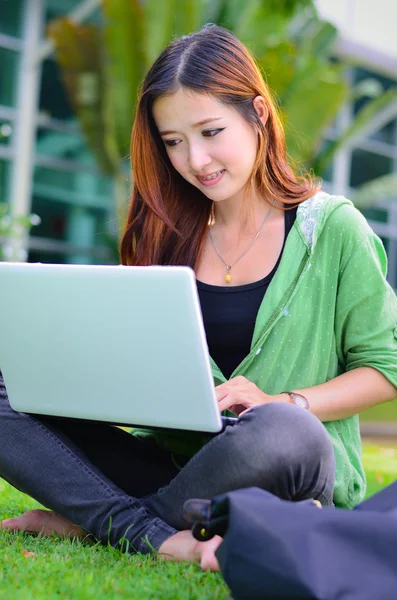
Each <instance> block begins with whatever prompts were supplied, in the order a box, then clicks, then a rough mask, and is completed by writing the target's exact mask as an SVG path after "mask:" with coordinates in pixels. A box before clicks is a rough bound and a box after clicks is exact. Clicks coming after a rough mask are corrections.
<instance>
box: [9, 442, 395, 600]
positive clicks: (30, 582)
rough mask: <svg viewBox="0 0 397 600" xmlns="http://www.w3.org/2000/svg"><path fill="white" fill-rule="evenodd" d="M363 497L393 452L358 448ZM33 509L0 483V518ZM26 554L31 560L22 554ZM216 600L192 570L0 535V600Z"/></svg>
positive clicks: (221, 593)
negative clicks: (361, 460) (364, 474)
mask: <svg viewBox="0 0 397 600" xmlns="http://www.w3.org/2000/svg"><path fill="white" fill-rule="evenodd" d="M364 464H365V467H366V472H367V475H368V493H367V495H372V494H374V493H375V492H376V491H378V490H379V489H381V488H382V487H383V486H385V485H387V484H388V483H391V482H392V481H394V479H395V478H397V448H395V447H390V446H387V447H379V446H373V445H371V446H369V445H364ZM37 507H39V505H38V504H37V503H36V502H34V501H33V500H31V499H30V498H29V497H27V496H25V495H23V494H21V493H19V492H17V491H15V490H14V489H12V488H11V487H10V486H9V485H7V484H6V483H5V482H4V481H2V480H0V519H2V518H7V517H9V516H16V515H18V514H20V513H21V512H23V511H25V510H28V509H30V508H37ZM27 552H32V553H33V554H34V556H29V555H26V553H27ZM56 598H62V599H64V598H67V599H72V600H91V599H92V600H118V599H120V598H129V599H132V600H134V599H138V598H139V599H140V600H147V599H152V598H153V599H154V598H155V599H156V600H157V599H169V600H171V599H172V600H194V599H196V598H197V599H200V600H206V599H208V600H209V599H211V600H218V599H225V600H226V599H227V598H229V594H228V590H227V587H226V585H225V584H224V582H223V581H222V577H221V576H220V575H219V574H217V573H203V572H202V571H201V570H200V568H199V567H198V566H197V565H191V564H177V563H172V562H167V561H161V560H156V559H155V558H153V557H151V556H148V557H144V556H131V555H125V554H122V553H121V552H119V551H116V550H114V549H112V548H110V547H104V546H101V545H95V546H90V545H87V544H84V543H80V542H78V541H73V542H71V541H68V540H65V541H61V540H58V539H56V538H50V539H48V538H38V537H35V536H31V535H25V534H10V533H6V532H0V599H1V600H3V599H4V600H5V599H6V600H14V599H15V600H33V599H34V600H48V599H50V600H52V599H56Z"/></svg>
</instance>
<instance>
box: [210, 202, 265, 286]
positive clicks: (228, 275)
mask: <svg viewBox="0 0 397 600" xmlns="http://www.w3.org/2000/svg"><path fill="white" fill-rule="evenodd" d="M272 208H273V207H272V206H271V207H270V208H269V210H268V212H267V213H266V216H265V218H264V219H263V223H262V225H261V226H260V227H259V229H258V231H257V232H256V234H255V236H254V238H253V239H252V241H251V243H250V245H249V246H248V248H246V249H245V250H244V252H243V253H242V254H240V256H239V257H238V259H237V260H235V261H234V262H233V263H232V264H231V265H228V264H227V262H226V261H224V260H223V258H222V256H221V255H220V254H219V252H218V249H217V247H216V246H215V242H214V238H213V237H212V233H211V225H210V228H209V234H210V240H211V242H212V245H213V246H214V250H215V252H216V253H217V255H218V256H219V258H220V259H221V261H222V262H223V264H224V265H225V267H226V275H225V281H226V283H230V282H231V280H232V275H231V273H230V271H231V270H232V267H234V265H235V264H236V263H238V261H239V260H240V259H241V258H243V256H245V255H246V254H247V252H248V250H249V249H250V248H251V247H252V246H253V245H254V243H255V242H256V240H257V239H258V237H259V234H260V232H261V231H262V229H263V226H264V225H265V223H266V221H267V219H268V216H269V215H270V213H271V212H272Z"/></svg>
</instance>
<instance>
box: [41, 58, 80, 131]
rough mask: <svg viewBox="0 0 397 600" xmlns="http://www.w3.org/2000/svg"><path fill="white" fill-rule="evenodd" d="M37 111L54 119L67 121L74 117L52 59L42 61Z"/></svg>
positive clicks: (59, 74) (58, 70)
mask: <svg viewBox="0 0 397 600" xmlns="http://www.w3.org/2000/svg"><path fill="white" fill-rule="evenodd" d="M39 111H40V112H43V113H45V114H46V115H48V116H49V117H52V118H54V119H61V120H67V121H69V120H70V119H71V118H73V116H74V115H73V110H72V107H71V106H70V103H69V100H68V98H67V95H66V92H65V89H64V86H63V83H62V74H61V71H60V69H59V67H58V65H57V63H56V62H55V61H54V59H52V58H49V59H46V60H44V61H43V66H42V72H41V86H40V99H39Z"/></svg>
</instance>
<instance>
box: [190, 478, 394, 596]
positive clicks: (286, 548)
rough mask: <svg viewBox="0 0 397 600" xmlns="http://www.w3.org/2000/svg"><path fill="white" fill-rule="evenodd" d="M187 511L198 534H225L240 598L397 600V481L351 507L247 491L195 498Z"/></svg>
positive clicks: (224, 551) (227, 563)
mask: <svg viewBox="0 0 397 600" xmlns="http://www.w3.org/2000/svg"><path fill="white" fill-rule="evenodd" d="M185 516H186V519H187V520H188V521H189V522H190V523H193V534H194V536H195V537H196V538H197V539H199V540H202V541H203V540H205V539H209V538H211V537H212V536H213V535H215V534H218V535H221V536H222V537H223V542H222V543H221V545H220V546H219V548H218V550H217V552H216V556H217V558H218V560H219V564H220V567H221V571H222V575H223V577H224V579H225V581H226V583H227V585H228V586H229V588H230V590H231V593H232V597H233V598H234V600H266V599H271V600H277V599H281V598H283V599H291V600H292V599H296V600H297V599H299V600H309V599H317V600H396V599H397V482H395V483H393V484H392V485H391V486H389V487H388V488H386V489H385V490H383V491H382V492H380V493H379V494H376V495H375V496H373V497H371V498H370V499H369V500H367V501H365V502H363V503H362V504H360V505H359V506H357V507H356V508H355V509H354V510H352V511H349V510H343V509H336V508H331V507H326V508H323V509H319V508H317V507H315V506H314V504H313V503H312V502H311V501H305V502H288V501H285V500H280V499H279V498H277V497H275V496H273V495H272V494H270V493H268V492H265V491H263V490H260V489H259V488H247V489H240V490H236V491H234V492H230V493H228V494H222V495H219V496H216V497H215V498H214V499H213V500H212V501H206V500H189V501H188V502H186V503H185Z"/></svg>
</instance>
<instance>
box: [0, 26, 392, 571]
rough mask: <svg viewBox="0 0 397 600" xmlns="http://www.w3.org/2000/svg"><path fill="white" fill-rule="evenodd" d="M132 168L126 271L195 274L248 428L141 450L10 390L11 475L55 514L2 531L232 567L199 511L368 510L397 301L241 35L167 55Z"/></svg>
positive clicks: (364, 235)
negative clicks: (13, 396) (233, 503)
mask: <svg viewBox="0 0 397 600" xmlns="http://www.w3.org/2000/svg"><path fill="white" fill-rule="evenodd" d="M131 158H132V167H133V171H134V189H133V193H132V198H131V203H130V208H129V214H128V218H127V223H126V228H125V234H124V237H123V240H122V244H121V259H122V262H123V263H124V264H126V265H142V266H146V265H153V264H159V265H188V266H190V267H191V268H192V269H194V271H195V274H196V279H197V289H198V295H199V300H200V305H201V310H202V314H203V323H204V328H205V334H206V337H207V342H208V349H209V354H210V361H211V367H212V373H213V378H214V382H215V386H216V390H215V393H216V398H217V401H218V405H219V410H220V411H228V412H232V413H233V414H234V415H237V416H238V419H237V420H236V421H235V424H234V425H233V426H232V425H228V426H227V427H226V428H225V430H224V431H222V432H221V433H219V434H218V435H217V436H215V437H213V438H212V439H211V440H208V438H202V436H199V437H197V435H194V433H190V432H185V433H184V435H181V434H175V432H173V433H170V432H166V431H162V432H161V431H160V432H154V431H152V432H148V431H146V432H142V431H137V430H135V431H133V435H129V434H128V433H126V432H125V431H121V430H120V429H116V428H112V427H110V426H108V425H106V424H103V423H85V422H79V423H76V422H70V421H69V420H68V419H63V420H59V419H56V418H54V419H48V418H47V419H46V418H42V417H35V418H33V417H30V416H28V415H21V414H19V413H15V412H14V411H12V409H11V408H10V406H9V403H8V398H7V393H6V389H5V386H4V384H3V382H2V380H1V377H0V440H1V444H0V475H1V476H2V477H4V478H5V479H7V480H8V481H9V482H10V483H12V485H14V486H15V487H17V488H19V489H21V490H23V491H25V492H26V493H28V494H30V495H32V496H33V497H35V498H37V499H39V500H40V501H41V503H42V504H44V505H45V506H47V507H48V508H50V509H51V510H52V511H54V513H51V514H50V515H48V514H46V515H45V518H44V517H43V515H42V514H41V513H40V514H37V513H36V514H34V515H32V514H29V513H27V515H23V516H22V517H19V518H17V519H13V520H11V521H10V520H8V521H5V522H4V523H3V527H5V528H12V529H17V530H21V529H28V530H29V531H31V530H33V531H40V530H41V529H44V531H45V532H48V531H52V530H53V531H56V532H57V533H58V534H62V533H66V534H73V533H74V534H75V533H76V531H77V532H81V530H84V531H88V532H90V533H91V534H93V535H94V536H95V537H96V538H97V539H99V540H101V541H102V542H104V543H105V544H106V543H108V542H109V540H110V542H111V543H112V544H113V545H114V546H117V545H119V544H123V543H124V542H123V540H127V542H128V548H129V550H130V551H139V552H144V553H148V552H153V551H157V550H158V551H159V552H160V554H162V555H165V556H167V557H168V558H173V559H177V560H182V559H185V560H199V561H200V562H201V566H202V568H204V569H208V568H209V569H213V570H215V569H217V568H218V563H217V560H216V556H215V550H216V548H217V546H219V544H220V542H221V540H220V538H217V537H215V538H213V539H212V540H210V541H208V542H197V541H196V540H195V539H194V538H193V536H192V534H191V532H190V531H189V530H187V522H186V521H185V519H184V513H183V504H184V501H186V500H188V499H189V498H212V497H213V496H215V495H217V494H221V493H224V492H228V491H231V490H234V489H237V488H244V487H251V486H256V487H259V488H262V489H264V490H267V491H268V492H271V493H273V494H275V495H277V496H279V497H280V498H283V499H285V500H290V501H298V500H303V499H307V498H313V499H316V500H318V501H319V502H321V503H322V504H324V505H332V504H335V505H337V506H341V507H349V508H350V507H352V506H354V505H355V504H357V503H358V502H359V501H360V500H362V498H363V496H364V494H365V475H364V470H363V466H362V462H361V440H360V433H359V423H358V414H357V413H359V412H361V411H363V410H364V409H366V408H368V407H370V406H374V405H376V404H381V403H382V402H386V401H388V400H391V399H393V398H394V397H395V396H396V395H397V390H396V386H397V369H396V364H397V329H396V324H397V302H396V298H395V295H394V293H393V291H392V289H391V288H390V286H389V285H388V284H387V282H386V279H385V273H386V258H385V252H384V249H383V246H382V243H381V241H380V239H379V238H378V237H377V236H376V235H375V234H374V233H373V231H372V230H371V228H370V227H369V225H368V224H367V222H366V221H365V219H364V218H363V217H362V215H361V214H360V213H359V212H358V211H357V210H356V209H355V208H354V206H353V205H352V203H351V202H350V201H349V200H347V199H346V198H343V197H336V196H329V195H328V194H325V193H324V192H321V191H319V186H320V183H319V182H316V181H314V180H312V178H311V177H310V176H309V175H299V176H298V175H296V174H295V173H294V171H293V169H292V168H291V166H290V165H289V164H288V161H287V155H286V148H285V141H284V133H283V129H282V126H281V123H280V119H279V117H278V114H277V110H276V108H275V105H274V102H273V101H272V98H271V95H270V92H269V90H268V88H267V86H266V85H265V83H264V81H263V78H262V76H261V74H260V72H259V70H258V69H257V67H256V65H255V62H254V60H253V59H252V57H251V55H250V54H249V52H248V50H247V49H246V48H245V47H244V46H243V45H242V44H241V43H240V42H239V40H237V39H236V37H235V36H233V35H232V34H231V33H230V32H228V31H227V30H225V29H222V28H220V27H216V26H208V27H205V28H204V29H203V30H201V31H199V32H197V33H194V34H192V35H189V36H186V37H183V38H181V39H179V40H175V41H174V42H172V43H171V44H170V45H169V46H168V47H167V48H166V49H165V50H164V51H163V53H162V54H161V55H160V56H159V58H158V59H157V61H156V62H155V63H154V65H153V66H152V68H151V69H150V71H149V73H148V74H147V76H146V78H145V80H144V82H143V86H142V92H141V96H140V99H139V103H138V107H137V112H136V121H135V124H134V128H133V133H132V139H131ZM127 318H128V316H127ZM132 343H134V342H133V341H132ZM169 344H170V352H171V351H172V339H170V340H169ZM152 368H153V376H154V377H156V372H157V371H156V365H152ZM192 369H194V365H192ZM189 392H190V390H189V389H186V390H185V393H186V395H187V396H188V395H189ZM131 397H132V399H134V389H133V385H132V389H131ZM134 401H136V402H145V401H146V398H145V397H143V398H135V400H134ZM171 401H172V399H170V398H164V402H171ZM74 524H75V525H77V526H78V527H80V528H81V529H78V528H76V527H75V526H74Z"/></svg>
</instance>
